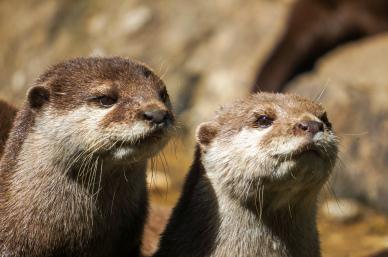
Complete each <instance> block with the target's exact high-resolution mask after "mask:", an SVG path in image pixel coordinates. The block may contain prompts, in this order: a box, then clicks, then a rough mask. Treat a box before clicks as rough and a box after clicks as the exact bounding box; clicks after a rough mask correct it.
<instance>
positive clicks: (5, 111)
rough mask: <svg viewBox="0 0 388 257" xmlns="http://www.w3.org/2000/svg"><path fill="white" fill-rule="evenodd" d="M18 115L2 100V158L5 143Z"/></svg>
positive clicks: (0, 149) (0, 128) (0, 136)
mask: <svg viewBox="0 0 388 257" xmlns="http://www.w3.org/2000/svg"><path fill="white" fill-rule="evenodd" d="M16 113H17V109H16V108H15V107H13V106H12V105H10V104H8V103H6V102H5V101H3V100H0V158H1V156H2V155H3V150H4V146H5V142H6V141H7V139H8V136H9V132H10V131H11V128H12V123H13V121H14V119H15V116H16Z"/></svg>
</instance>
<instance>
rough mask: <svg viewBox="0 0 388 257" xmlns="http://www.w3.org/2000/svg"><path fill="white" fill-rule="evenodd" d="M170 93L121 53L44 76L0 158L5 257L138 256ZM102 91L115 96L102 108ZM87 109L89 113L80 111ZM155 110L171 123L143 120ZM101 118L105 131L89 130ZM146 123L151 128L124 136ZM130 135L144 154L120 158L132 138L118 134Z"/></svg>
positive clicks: (0, 243) (0, 249) (0, 238)
mask: <svg viewBox="0 0 388 257" xmlns="http://www.w3.org/2000/svg"><path fill="white" fill-rule="evenodd" d="M164 91H165V86H164V83H163V82H162V81H161V80H160V79H159V78H158V77H157V76H156V75H154V74H153V73H152V72H151V71H150V70H149V69H148V68H146V67H145V66H144V65H141V64H139V63H137V62H134V61H131V60H128V59H123V58H79V59H74V60H70V61H67V62H64V63H61V64H58V65H55V66H53V67H52V68H50V69H49V70H48V71H47V72H45V73H44V74H43V75H41V76H40V77H39V79H38V80H37V81H36V83H35V85H34V86H33V87H32V88H31V89H30V90H29V93H28V97H27V101H26V102H25V104H24V106H23V107H22V108H21V110H20V111H19V113H18V115H17V117H16V120H15V123H14V126H13V129H12V131H11V134H10V137H9V140H8V141H7V144H6V148H5V151H4V156H3V159H2V160H1V163H0V256H32V257H37V256H123V257H124V256H134V257H135V256H139V255H140V246H141V238H142V233H143V232H142V231H143V226H144V223H145V220H146V216H147V206H148V199H147V198H148V197H147V190H146V180H145V176H146V175H145V169H146V161H147V158H148V156H150V155H151V154H152V153H156V152H157V151H158V149H160V148H161V147H162V145H163V144H164V143H165V142H166V141H167V139H168V130H167V128H168V127H165V125H164V124H171V123H172V122H173V114H172V113H171V104H170V102H169V100H168V96H167V98H166V97H164V98H165V99H164V98H163V97H161V92H162V93H163V92H164ZM102 95H105V96H112V97H117V102H116V103H114V105H113V106H112V107H106V106H102V102H99V100H98V99H99V98H98V99H96V97H100V96H102ZM82 108H86V110H90V111H91V113H90V114H86V113H85V111H84V112H81V113H80V114H79V115H75V116H72V115H73V113H74V112H77V111H79V110H80V109H82ZM154 109H161V110H166V112H167V113H168V115H167V116H166V119H167V120H168V121H167V120H166V123H163V127H160V126H158V127H156V125H154V124H153V123H150V122H149V121H145V120H143V119H144V117H143V116H142V113H143V112H144V111H147V110H154ZM93 113H96V114H99V113H101V114H103V113H106V115H105V116H104V117H103V119H102V120H98V119H99V118H98V117H97V116H93ZM80 115H81V117H80ZM82 115H84V116H82ZM63 119H65V120H63ZM66 119H69V120H66ZM70 119H75V120H76V121H73V120H70ZM96 122H98V123H96ZM139 122H140V123H139ZM95 123H96V126H98V127H97V130H96V129H94V128H89V127H88V126H89V125H88V124H95ZM138 123H139V124H143V125H142V126H143V127H144V129H142V130H147V131H140V132H141V133H144V134H141V136H139V137H138V138H133V136H132V134H129V135H127V134H125V133H124V132H125V131H123V129H124V130H125V129H129V132H130V131H131V130H130V129H131V128H132V126H134V124H138ZM159 125H161V124H159ZM116 126H120V129H119V130H115V128H116ZM166 126H167V125H166ZM138 130H139V129H137V131H138ZM135 132H136V131H135ZM135 132H130V133H135ZM140 132H138V133H140ZM68 133H70V134H68ZM98 133H99V134H98ZM108 133H109V134H108ZM97 135H99V136H98V137H97ZM94 137H97V138H94ZM101 137H102V138H101ZM122 138H123V139H122ZM127 138H131V140H134V141H133V142H132V141H130V142H127V143H126V144H129V146H128V147H131V149H136V150H135V152H136V154H137V155H133V154H129V155H128V156H129V157H131V156H133V158H132V157H131V158H132V159H130V158H129V157H125V159H119V161H118V160H116V159H114V158H124V157H120V156H121V155H117V152H115V151H119V150H120V149H125V148H122V147H126V146H122V145H123V143H124V142H126V141H123V142H121V143H120V145H117V146H116V143H117V140H128V139H127ZM78 139H79V140H80V141H77V140H78ZM100 139H102V140H103V141H98V140H100ZM74 140H75V141H74ZM42 142H46V143H44V144H42ZM101 142H102V143H101ZM114 142H116V143H114ZM94 143H98V144H94ZM133 143H135V144H134V145H133ZM96 145H97V146H98V148H97V146H96ZM116 149H118V150H116ZM57 151H59V152H60V153H61V154H59V155H58V156H57ZM113 154H116V155H113ZM114 156H116V157H114ZM117 156H119V157H117ZM92 167H94V168H92ZM97 167H98V168H97ZM97 178H99V179H97Z"/></svg>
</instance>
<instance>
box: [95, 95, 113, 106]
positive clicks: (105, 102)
mask: <svg viewBox="0 0 388 257" xmlns="http://www.w3.org/2000/svg"><path fill="white" fill-rule="evenodd" d="M98 101H99V103H100V104H101V105H102V106H104V107H111V106H112V105H114V104H115V103H116V102H117V98H116V97H111V96H106V95H104V96H100V97H98Z"/></svg>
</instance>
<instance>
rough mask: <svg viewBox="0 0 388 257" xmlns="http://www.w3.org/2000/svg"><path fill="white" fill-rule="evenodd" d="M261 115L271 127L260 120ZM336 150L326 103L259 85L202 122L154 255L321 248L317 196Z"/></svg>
mask: <svg viewBox="0 0 388 257" xmlns="http://www.w3.org/2000/svg"><path fill="white" fill-rule="evenodd" d="M263 115H268V117H270V118H271V119H272V120H273V123H272V124H271V125H270V126H269V127H264V126H261V125H260V123H258V121H259V120H260V119H259V118H260V117H262V116H263ZM308 122H310V123H308ZM318 124H319V126H318ZM304 125H306V126H307V127H303V126H304ZM321 125H322V126H321ZM294 140H299V141H298V144H296V143H295V141H294ZM284 145H285V146H286V147H285V148H284V147H283V146H284ZM309 145H310V148H307V146H309ZM283 148H284V149H283ZM279 149H280V150H279ZM281 149H283V150H281ZM313 149H315V152H311V151H313ZM289 150H290V152H288V151H289ZM284 152H285V153H284ZM336 154H337V144H336V138H335V136H334V135H333V132H332V131H331V124H330V123H329V121H328V120H327V117H326V114H325V111H324V109H323V108H322V107H321V106H320V105H319V104H316V103H313V102H312V101H310V100H307V99H304V98H302V97H298V96H295V95H282V94H268V93H261V94H256V95H253V96H252V97H250V98H248V99H245V100H242V101H238V102H235V103H233V104H231V105H229V106H227V107H224V108H223V109H221V110H220V112H219V113H218V114H217V116H216V117H215V118H214V119H213V120H212V121H210V122H206V123H203V124H201V125H200V126H199V128H198V130H197V147H196V151H195V157H194V161H193V164H192V167H191V169H190V171H189V173H188V176H187V178H186V181H185V185H184V188H183V192H182V195H181V197H180V199H179V201H178V204H177V205H176V207H175V208H174V210H173V213H172V215H171V218H170V221H169V223H168V225H167V228H166V230H165V231H164V232H163V235H162V238H161V241H160V247H159V250H158V251H157V253H156V254H155V255H154V256H155V257H167V256H168V257H177V256H179V257H205V256H206V257H224V256H244V257H254V256H257V257H264V256H265V257H318V256H320V248H319V238H318V231H317V227H316V221H315V220H316V217H315V216H316V201H317V197H318V193H319V191H320V189H321V187H322V186H323V184H324V183H325V182H326V181H327V179H328V177H329V175H330V171H331V169H332V168H333V165H334V162H335V159H336Z"/></svg>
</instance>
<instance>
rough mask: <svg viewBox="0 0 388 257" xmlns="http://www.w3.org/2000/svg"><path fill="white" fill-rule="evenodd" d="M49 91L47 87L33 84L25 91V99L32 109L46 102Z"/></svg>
mask: <svg viewBox="0 0 388 257" xmlns="http://www.w3.org/2000/svg"><path fill="white" fill-rule="evenodd" d="M49 97H50V93H49V91H48V89H47V88H45V87H42V86H34V87H32V88H31V89H30V90H29V91H28V93H27V99H28V102H29V104H30V107H31V108H32V109H37V108H40V107H42V106H43V105H44V104H45V103H46V102H48V100H49Z"/></svg>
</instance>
